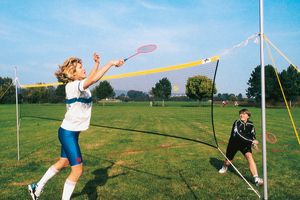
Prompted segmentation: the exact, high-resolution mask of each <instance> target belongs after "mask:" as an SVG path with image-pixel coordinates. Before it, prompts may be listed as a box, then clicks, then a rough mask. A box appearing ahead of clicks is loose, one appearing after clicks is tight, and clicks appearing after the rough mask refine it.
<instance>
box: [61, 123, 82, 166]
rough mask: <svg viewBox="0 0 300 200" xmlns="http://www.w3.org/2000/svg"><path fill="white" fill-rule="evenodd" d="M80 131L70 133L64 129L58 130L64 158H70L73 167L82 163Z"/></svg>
mask: <svg viewBox="0 0 300 200" xmlns="http://www.w3.org/2000/svg"><path fill="white" fill-rule="evenodd" d="M79 133H80V131H68V130H65V129H63V128H61V127H60V128H59V129H58V139H59V141H60V143H61V153H60V156H61V157H62V158H68V160H69V163H70V165H71V166H74V165H78V164H81V163H82V156H81V152H80V147H79V144H78V137H79Z"/></svg>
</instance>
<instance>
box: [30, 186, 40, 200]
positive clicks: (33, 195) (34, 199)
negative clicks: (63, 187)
mask: <svg viewBox="0 0 300 200" xmlns="http://www.w3.org/2000/svg"><path fill="white" fill-rule="evenodd" d="M36 188H37V184H36V183H32V184H30V185H28V191H29V194H30V196H31V198H32V199H33V200H38V199H39V197H38V196H36V195H35V191H36Z"/></svg>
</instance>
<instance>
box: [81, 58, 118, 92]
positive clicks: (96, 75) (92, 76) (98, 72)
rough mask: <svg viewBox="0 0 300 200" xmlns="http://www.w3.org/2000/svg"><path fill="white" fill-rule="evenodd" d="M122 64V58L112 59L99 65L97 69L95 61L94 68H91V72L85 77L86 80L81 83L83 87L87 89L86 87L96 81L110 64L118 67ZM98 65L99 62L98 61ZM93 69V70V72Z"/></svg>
mask: <svg viewBox="0 0 300 200" xmlns="http://www.w3.org/2000/svg"><path fill="white" fill-rule="evenodd" d="M123 64H124V60H123V59H120V60H112V61H109V62H108V63H107V64H106V65H104V66H103V67H101V68H100V69H98V67H97V63H96V61H95V65H94V68H95V66H96V69H94V68H93V70H92V72H91V73H90V74H89V76H88V77H87V78H86V81H85V82H84V84H83V89H87V88H88V87H90V86H91V85H93V84H94V83H96V82H97V81H99V80H100V79H101V78H102V77H103V75H104V74H105V73H106V72H107V71H108V70H109V69H110V68H111V67H112V66H116V67H120V66H122V65H123ZM98 65H99V63H98ZM93 71H94V72H93Z"/></svg>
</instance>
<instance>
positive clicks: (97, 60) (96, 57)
mask: <svg viewBox="0 0 300 200" xmlns="http://www.w3.org/2000/svg"><path fill="white" fill-rule="evenodd" d="M93 59H94V61H95V63H98V64H99V63H100V56H99V55H98V54H97V53H94V54H93Z"/></svg>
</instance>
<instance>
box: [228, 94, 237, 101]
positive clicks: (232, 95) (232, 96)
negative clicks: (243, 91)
mask: <svg viewBox="0 0 300 200" xmlns="http://www.w3.org/2000/svg"><path fill="white" fill-rule="evenodd" d="M229 100H230V101H236V100H237V97H236V96H235V94H230V95H229Z"/></svg>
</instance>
